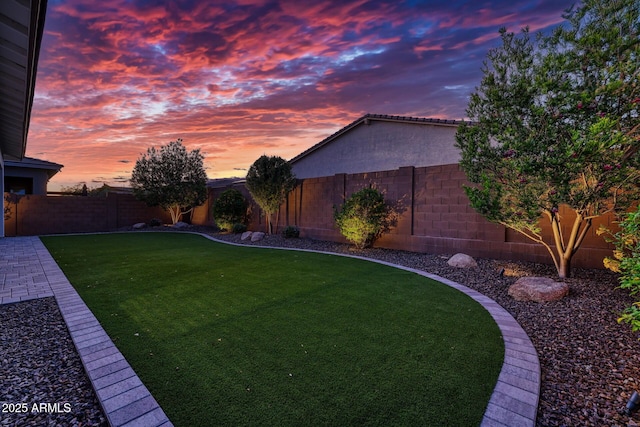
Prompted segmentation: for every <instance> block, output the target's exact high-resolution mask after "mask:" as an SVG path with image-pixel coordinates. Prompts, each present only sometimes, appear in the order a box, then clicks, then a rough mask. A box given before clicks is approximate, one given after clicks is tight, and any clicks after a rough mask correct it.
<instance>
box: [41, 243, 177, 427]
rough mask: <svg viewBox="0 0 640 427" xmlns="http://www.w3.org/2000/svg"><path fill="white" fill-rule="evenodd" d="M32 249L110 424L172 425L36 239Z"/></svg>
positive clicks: (125, 426) (120, 426) (126, 426)
mask: <svg viewBox="0 0 640 427" xmlns="http://www.w3.org/2000/svg"><path fill="white" fill-rule="evenodd" d="M34 248H35V250H36V255H37V257H38V259H39V261H40V263H41V265H42V268H43V270H44V273H45V275H46V277H47V280H48V282H49V285H50V286H51V290H52V291H53V295H54V297H55V299H56V302H57V303H58V307H59V309H60V312H61V313H62V317H63V319H64V321H65V323H66V324H67V329H68V330H69V333H70V334H71V338H72V340H73V343H74V345H75V347H76V350H77V351H78V354H79V355H80V360H81V361H82V365H83V366H84V369H85V372H86V373H87V376H88V377H89V381H90V382H91V385H92V386H93V390H94V391H95V393H96V396H97V397H98V401H99V402H100V406H102V410H103V412H104V414H105V416H106V417H107V422H108V423H109V425H110V426H112V427H169V426H173V424H172V423H171V421H169V418H168V417H167V416H166V414H165V413H164V411H163V410H162V408H161V407H160V405H158V402H156V400H155V399H154V398H153V396H152V395H151V393H150V392H149V390H148V389H147V387H146V386H145V385H144V384H143V383H142V381H141V380H140V378H138V376H137V375H136V373H135V372H134V370H133V368H132V367H131V365H129V363H128V362H127V361H126V359H125V358H124V356H123V355H122V353H120V350H118V348H117V347H116V346H115V344H114V343H113V341H111V338H109V336H108V335H107V333H106V332H105V330H104V329H103V328H102V326H101V325H100V323H99V322H98V320H97V319H96V317H95V316H94V315H93V313H92V312H91V310H89V307H87V305H86V304H85V303H84V301H83V300H82V298H81V297H80V295H79V294H78V292H77V291H76V290H75V289H74V288H73V286H72V285H71V283H70V282H69V280H68V279H67V277H66V276H65V274H64V273H63V272H62V270H61V269H60V267H59V266H58V264H57V263H56V262H55V260H54V259H53V256H52V255H51V254H50V253H49V251H48V249H47V247H46V246H45V245H44V243H42V240H40V238H39V237H38V239H37V242H36V241H34Z"/></svg>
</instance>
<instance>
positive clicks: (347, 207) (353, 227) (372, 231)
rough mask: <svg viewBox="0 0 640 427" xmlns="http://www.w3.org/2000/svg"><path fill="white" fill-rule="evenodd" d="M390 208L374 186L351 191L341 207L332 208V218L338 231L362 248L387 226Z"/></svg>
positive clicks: (371, 242) (369, 244)
mask: <svg viewBox="0 0 640 427" xmlns="http://www.w3.org/2000/svg"><path fill="white" fill-rule="evenodd" d="M389 218H390V209H389V207H388V206H387V204H386V203H385V201H384V195H383V194H382V193H380V192H379V191H378V190H376V189H375V188H364V189H362V190H360V191H358V192H356V193H353V194H352V195H351V197H349V198H348V199H347V200H346V201H345V203H344V204H343V205H342V207H341V209H340V210H338V209H336V208H334V219H335V221H336V225H337V226H338V228H339V229H340V233H342V235H343V236H344V237H345V238H346V239H347V240H348V241H350V242H352V243H353V244H355V245H356V247H357V248H359V249H362V248H366V247H368V246H371V245H372V244H373V242H374V241H375V240H376V239H377V238H378V237H380V235H381V234H382V233H384V232H385V231H386V230H387V229H388V227H389Z"/></svg>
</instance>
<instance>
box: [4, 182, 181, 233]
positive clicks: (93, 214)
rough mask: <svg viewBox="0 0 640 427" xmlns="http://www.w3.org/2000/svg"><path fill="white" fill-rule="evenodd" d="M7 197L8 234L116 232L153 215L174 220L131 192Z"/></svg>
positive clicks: (6, 231) (5, 225) (6, 224)
mask: <svg viewBox="0 0 640 427" xmlns="http://www.w3.org/2000/svg"><path fill="white" fill-rule="evenodd" d="M7 196H9V197H8V199H9V200H10V202H9V207H10V217H9V219H5V222H4V229H5V235H6V236H8V237H10V236H33V235H42V234H64V233H89V232H102V231H113V230H117V229H119V228H121V227H127V226H131V225H133V224H135V223H138V222H148V221H149V220H151V219H152V218H160V219H161V220H163V221H164V222H170V221H171V220H170V217H169V215H168V213H167V212H165V211H163V210H162V209H160V208H157V207H156V208H150V207H148V206H147V205H146V204H145V203H143V202H140V201H138V200H136V199H135V197H133V195H130V194H118V193H108V194H107V195H105V196H100V197H88V196H87V197H82V196H44V195H25V196H16V195H7Z"/></svg>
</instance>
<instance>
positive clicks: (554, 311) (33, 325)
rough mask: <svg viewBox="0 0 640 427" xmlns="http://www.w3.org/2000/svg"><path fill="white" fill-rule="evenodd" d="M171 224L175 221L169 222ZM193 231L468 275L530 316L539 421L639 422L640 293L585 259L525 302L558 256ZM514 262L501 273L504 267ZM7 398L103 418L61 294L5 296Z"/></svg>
mask: <svg viewBox="0 0 640 427" xmlns="http://www.w3.org/2000/svg"><path fill="white" fill-rule="evenodd" d="M164 230H167V228H164ZM190 230H191V231H197V232H203V233H206V234H211V235H213V236H214V237H216V238H218V239H220V240H225V241H229V242H232V243H238V244H246V245H254V246H275V247H291V248H299V249H313V250H319V251H326V252H335V253H345V254H352V255H358V256H363V257H369V258H374V259H379V260H384V261H388V262H393V263H396V264H400V265H405V266H409V267H412V268H416V269H421V270H424V271H427V272H430V273H433V274H437V275H439V276H442V277H446V278H448V279H450V280H453V281H456V282H458V283H461V284H464V285H466V286H468V287H470V288H472V289H475V290H477V291H479V292H481V293H482V294H484V295H486V296H488V297H490V298H492V299H493V300H495V301H496V302H498V303H499V304H500V305H501V306H502V307H504V308H505V309H506V310H507V311H509V312H510V313H511V315H512V316H513V317H514V318H515V319H516V320H517V321H518V322H519V323H520V325H521V326H522V327H523V329H524V330H525V331H526V332H527V334H528V335H529V337H530V338H531V340H532V341H533V344H534V346H535V347H536V350H537V351H538V356H539V358H540V364H541V372H542V384H541V390H540V403H539V406H538V416H537V425H538V426H567V427H572V426H594V427H595V426H598V427H600V426H629V427H631V426H638V425H640V416H639V414H638V413H636V414H635V415H633V416H631V417H629V416H627V415H626V414H624V413H623V412H622V409H623V408H624V406H625V404H626V402H627V400H628V398H629V397H630V395H631V393H632V392H633V391H634V390H638V391H640V351H639V350H640V341H639V339H640V334H638V333H633V332H632V331H631V329H630V328H629V327H628V326H627V325H620V324H618V323H617V321H616V320H617V317H618V315H619V313H620V312H621V311H622V310H623V309H624V308H625V307H627V306H628V305H630V304H631V303H632V302H633V301H634V299H633V297H631V296H629V295H628V293H627V292H625V291H623V290H620V289H617V284H618V276H617V275H615V274H613V273H611V272H608V271H606V270H585V269H579V268H575V269H573V272H572V277H571V278H569V279H565V281H566V282H567V283H568V284H569V287H570V292H569V295H568V296H567V297H565V298H564V299H562V300H560V301H556V302H551V303H536V302H518V301H515V300H513V299H512V298H511V297H510V296H508V295H507V290H508V288H509V286H510V285H511V284H512V283H514V282H515V280H517V279H518V278H519V277H522V276H545V277H552V278H554V277H556V276H557V275H556V272H555V269H554V268H553V266H550V265H545V264H534V263H524V262H510V261H502V260H492V259H476V261H477V263H478V267H475V268H471V269H460V268H456V267H450V266H448V265H447V260H448V258H449V257H450V255H453V254H449V255H433V254H422V253H412V252H404V251H394V250H387V249H380V248H369V249H364V250H354V249H353V248H352V247H351V246H349V245H345V244H339V243H333V242H323V241H317V240H312V239H302V238H300V239H284V238H283V237H281V236H279V235H272V236H265V238H264V239H263V240H261V241H258V242H251V241H241V240H240V236H239V235H233V234H218V233H215V232H214V231H212V230H211V229H209V228H206V227H191V228H190ZM502 270H504V271H503V272H502V274H500V273H501V271H502ZM0 325H1V326H2V327H0V362H1V363H2V375H0V393H2V394H0V402H2V403H27V404H28V405H32V404H33V403H62V404H64V403H69V404H70V407H71V411H70V412H69V413H64V412H63V413H56V414H51V413H43V412H40V413H38V412H36V413H28V414H17V413H0V426H2V427H5V426H20V427H21V426H103V425H106V421H105V417H104V414H103V413H102V411H101V408H100V405H99V403H98V401H97V399H96V397H95V393H94V392H93V389H92V387H91V385H90V383H89V380H88V378H87V377H86V374H85V372H84V369H83V367H82V364H81V362H80V359H79V356H78V354H77V352H76V351H75V347H74V346H73V342H72V341H71V338H70V336H69V334H68V332H67V329H66V326H65V325H64V321H63V320H62V316H61V315H60V312H59V310H58V308H57V305H56V303H55V300H54V299H53V298H44V299H39V300H32V301H27V302H21V303H15V304H8V305H0Z"/></svg>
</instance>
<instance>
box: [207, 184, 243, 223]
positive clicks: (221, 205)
mask: <svg viewBox="0 0 640 427" xmlns="http://www.w3.org/2000/svg"><path fill="white" fill-rule="evenodd" d="M246 218H247V200H246V199H245V197H244V196H243V195H242V193H241V192H240V191H238V190H236V189H233V188H230V189H228V190H225V191H223V192H222V194H220V197H218V199H217V200H216V201H215V203H214V204H213V219H214V221H215V223H216V226H217V227H218V228H219V229H220V230H223V231H232V230H233V227H234V224H244V223H245V222H246Z"/></svg>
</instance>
